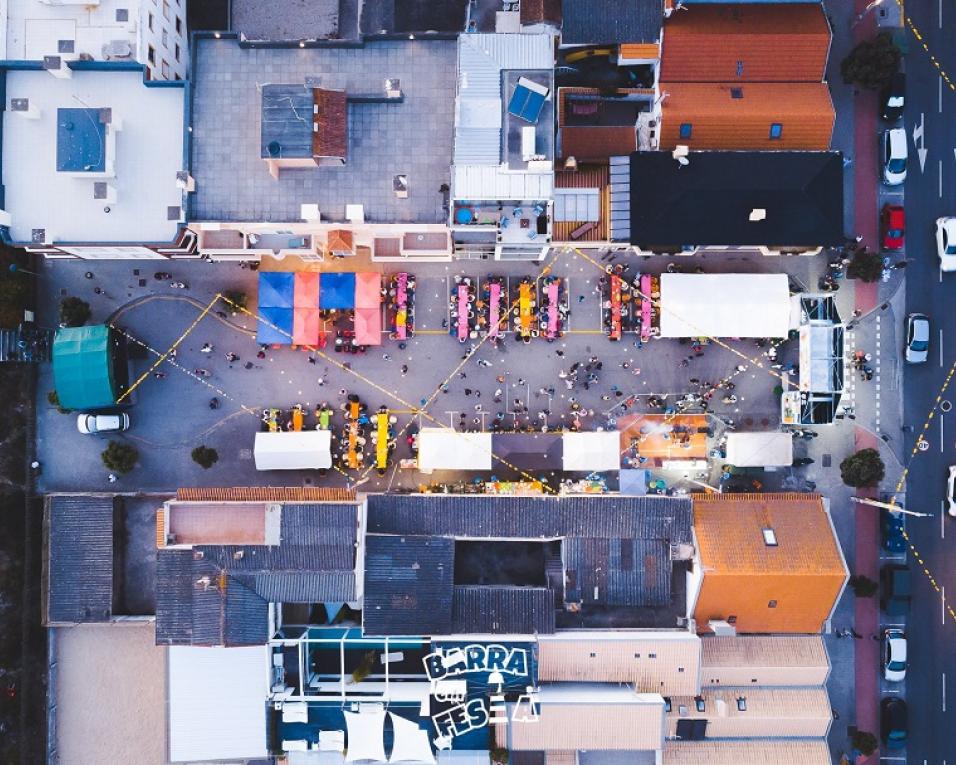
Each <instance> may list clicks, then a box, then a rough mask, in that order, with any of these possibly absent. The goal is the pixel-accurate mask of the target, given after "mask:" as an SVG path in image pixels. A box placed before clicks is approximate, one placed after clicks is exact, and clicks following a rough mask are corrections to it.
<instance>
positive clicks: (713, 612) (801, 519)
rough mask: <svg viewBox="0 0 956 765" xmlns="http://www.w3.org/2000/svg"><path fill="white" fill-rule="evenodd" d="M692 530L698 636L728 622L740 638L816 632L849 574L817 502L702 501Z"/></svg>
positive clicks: (748, 497) (774, 497) (749, 497)
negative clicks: (766, 534)
mask: <svg viewBox="0 0 956 765" xmlns="http://www.w3.org/2000/svg"><path fill="white" fill-rule="evenodd" d="M764 528H770V529H773V532H774V534H775V536H776V540H777V544H776V545H775V546H771V545H767V544H766V543H765V542H764V538H763V533H762V529H764ZM694 530H695V533H696V537H697V547H698V552H699V554H700V560H701V565H702V567H703V571H704V578H703V583H702V585H701V590H700V595H699V597H698V599H697V606H696V608H695V612H694V617H695V619H696V620H697V626H698V629H700V630H706V629H707V623H708V621H710V620H711V619H727V618H728V617H730V616H735V617H736V626H737V630H738V631H739V632H742V633H751V632H753V633H811V632H819V631H820V629H821V628H822V626H823V622H824V621H825V620H826V618H827V616H828V615H829V613H830V610H831V609H832V607H833V604H834V602H835V601H836V598H837V597H838V596H839V594H840V591H841V589H842V587H843V584H844V583H845V581H846V579H847V576H848V574H847V570H846V564H845V563H844V561H843V557H842V554H841V552H840V548H839V545H838V542H837V540H836V537H835V535H834V532H833V528H832V526H831V524H830V516H829V514H828V513H827V512H826V510H825V509H824V507H823V501H822V499H821V498H820V497H819V496H817V495H808V494H724V495H701V496H699V497H695V498H694Z"/></svg>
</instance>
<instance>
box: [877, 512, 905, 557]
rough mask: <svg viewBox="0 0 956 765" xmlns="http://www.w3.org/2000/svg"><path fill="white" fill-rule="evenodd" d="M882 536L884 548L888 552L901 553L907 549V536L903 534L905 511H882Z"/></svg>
mask: <svg viewBox="0 0 956 765" xmlns="http://www.w3.org/2000/svg"><path fill="white" fill-rule="evenodd" d="M881 514H882V516H883V518H882V523H881V524H880V536H881V537H882V538H883V549H884V550H887V551H888V552H894V553H899V552H903V551H904V550H905V549H906V537H904V536H903V513H900V512H896V513H891V512H890V511H889V510H883V511H882V513H881Z"/></svg>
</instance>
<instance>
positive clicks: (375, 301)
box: [355, 273, 382, 308]
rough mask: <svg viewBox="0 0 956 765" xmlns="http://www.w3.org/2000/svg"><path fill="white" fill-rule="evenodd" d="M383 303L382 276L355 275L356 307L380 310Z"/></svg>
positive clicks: (373, 274) (372, 274) (370, 274)
mask: <svg viewBox="0 0 956 765" xmlns="http://www.w3.org/2000/svg"><path fill="white" fill-rule="evenodd" d="M381 302H382V275H381V274H377V273H361V274H355V307H356V308H378V306H379V305H380V304H381Z"/></svg>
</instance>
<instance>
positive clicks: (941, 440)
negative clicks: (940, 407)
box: [939, 417, 946, 454]
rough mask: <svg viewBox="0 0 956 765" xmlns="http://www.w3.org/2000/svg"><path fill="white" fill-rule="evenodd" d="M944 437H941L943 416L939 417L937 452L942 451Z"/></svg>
mask: <svg viewBox="0 0 956 765" xmlns="http://www.w3.org/2000/svg"><path fill="white" fill-rule="evenodd" d="M945 441H946V439H945V438H944V437H943V418H942V417H940V418H939V453H940V454H942V453H943V443H944V442H945Z"/></svg>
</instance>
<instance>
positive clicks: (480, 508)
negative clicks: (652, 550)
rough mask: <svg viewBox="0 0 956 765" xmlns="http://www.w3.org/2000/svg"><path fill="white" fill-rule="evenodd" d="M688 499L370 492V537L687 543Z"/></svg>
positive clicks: (689, 518)
mask: <svg viewBox="0 0 956 765" xmlns="http://www.w3.org/2000/svg"><path fill="white" fill-rule="evenodd" d="M690 528H691V501H690V499H687V498H684V497H665V496H645V497H622V496H587V497H579V496H573V497H496V496H489V495H445V494H425V495H408V494H375V495H371V496H369V498H368V532H369V533H370V534H408V535H422V536H427V535H436V536H460V537H478V538H497V539H509V538H517V539H534V538H552V539H553V538H558V537H572V536H576V537H591V538H605V539H607V538H614V537H620V538H634V539H664V540H667V541H668V542H670V543H672V544H676V543H682V542H690Z"/></svg>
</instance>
